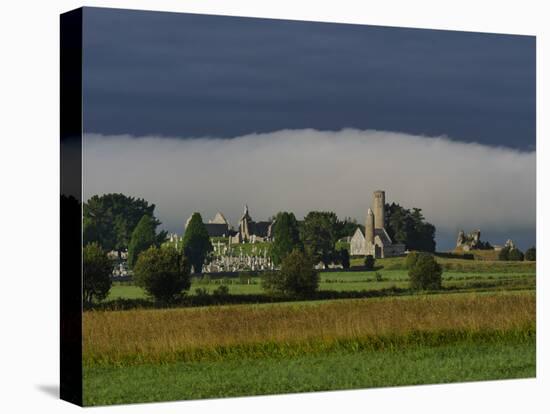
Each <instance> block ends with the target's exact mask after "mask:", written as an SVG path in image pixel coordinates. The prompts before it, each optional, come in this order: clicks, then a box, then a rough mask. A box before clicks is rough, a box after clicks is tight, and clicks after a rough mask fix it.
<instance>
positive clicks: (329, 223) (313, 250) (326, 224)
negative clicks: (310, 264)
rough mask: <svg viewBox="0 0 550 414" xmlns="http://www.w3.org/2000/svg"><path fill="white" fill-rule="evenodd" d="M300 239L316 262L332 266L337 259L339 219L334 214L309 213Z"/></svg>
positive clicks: (323, 212) (303, 223)
mask: <svg viewBox="0 0 550 414" xmlns="http://www.w3.org/2000/svg"><path fill="white" fill-rule="evenodd" d="M300 239H301V240H302V243H303V244H304V247H305V249H306V251H307V252H308V254H309V255H310V256H311V257H312V258H313V259H314V260H315V261H316V262H319V261H321V262H323V263H324V264H325V265H328V264H330V263H331V261H333V260H334V258H335V257H336V242H337V241H338V217H336V214H334V213H333V212H326V211H311V212H309V213H308V214H307V216H306V217H305V218H304V221H303V222H302V225H301V228H300Z"/></svg>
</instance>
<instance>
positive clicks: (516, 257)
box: [508, 247, 524, 262]
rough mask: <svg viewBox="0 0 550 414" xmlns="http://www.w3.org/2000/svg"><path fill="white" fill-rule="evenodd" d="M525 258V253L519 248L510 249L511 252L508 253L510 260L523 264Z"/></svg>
mask: <svg viewBox="0 0 550 414" xmlns="http://www.w3.org/2000/svg"><path fill="white" fill-rule="evenodd" d="M523 258H524V256H523V252H522V251H521V250H520V249H518V248H517V247H514V248H513V249H510V252H509V253H508V260H511V261H514V262H521V261H523Z"/></svg>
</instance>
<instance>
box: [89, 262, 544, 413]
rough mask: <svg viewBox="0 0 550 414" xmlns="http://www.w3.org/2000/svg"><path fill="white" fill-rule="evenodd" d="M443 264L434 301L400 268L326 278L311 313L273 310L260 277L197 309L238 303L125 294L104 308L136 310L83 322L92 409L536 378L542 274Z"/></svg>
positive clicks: (295, 306)
mask: <svg viewBox="0 0 550 414" xmlns="http://www.w3.org/2000/svg"><path fill="white" fill-rule="evenodd" d="M437 260H438V261H439V262H440V263H441V265H442V266H443V269H444V273H443V288H442V289H441V290H439V291H434V292H424V293H417V292H412V291H410V290H409V289H408V275H407V270H406V269H405V268H404V259H403V258H392V259H381V260H377V261H376V268H375V270H373V271H365V270H364V269H362V268H361V267H360V265H361V263H360V262H359V261H357V260H354V261H352V266H354V268H352V269H351V270H350V271H326V272H322V273H321V283H320V292H319V297H318V298H313V299H314V300H308V301H304V300H301V301H286V302H284V301H280V302H278V303H270V302H269V301H268V300H264V299H265V298H264V293H263V290H262V288H261V280H260V278H259V277H258V276H251V277H248V276H246V277H245V276H242V275H241V276H235V277H219V278H218V277H215V275H209V276H207V277H195V278H193V282H192V287H191V290H190V292H189V294H188V295H189V296H190V297H194V296H197V295H209V296H213V292H214V291H215V289H217V288H219V286H221V285H225V286H227V288H228V296H229V297H237V298H240V299H239V300H241V299H242V302H239V301H237V302H236V303H232V302H231V301H226V302H224V300H222V302H221V303H220V304H216V305H214V306H212V305H211V306H198V305H193V306H190V307H189V306H183V305H180V306H176V307H171V308H156V307H155V306H154V304H153V302H152V301H151V300H150V299H148V298H147V297H146V296H145V293H144V292H143V290H142V289H140V288H139V287H137V286H134V285H132V284H131V283H117V284H115V285H114V286H113V287H112V289H111V293H110V296H109V298H108V300H107V302H109V301H112V302H113V301H114V302H116V301H117V300H121V298H122V299H124V300H129V301H130V302H131V301H132V300H135V301H136V303H137V304H138V305H136V306H134V307H132V308H130V309H128V310H101V308H98V309H95V310H90V311H86V312H85V313H84V323H83V327H84V355H83V363H84V401H85V404H86V405H105V404H118V403H130V402H148V401H163V400H182V399H196V398H218V397H232V396H242V395H263V394H276V393H292V392H309V391H321V390H340V389H352V388H369V387H383V386H399V385H412V384H432V383H446V382H464V381H480V380H494V379H506V378H526V377H534V376H535V372H536V346H535V337H536V328H535V321H536V300H535V287H536V277H535V267H536V266H535V263H534V262H495V261H490V260H469V259H460V258H438V259H437ZM347 295H348V296H349V298H348V296H347ZM247 298H249V299H250V300H249V299H247ZM147 303H150V306H149V305H148V306H139V304H147ZM182 306H183V307H182Z"/></svg>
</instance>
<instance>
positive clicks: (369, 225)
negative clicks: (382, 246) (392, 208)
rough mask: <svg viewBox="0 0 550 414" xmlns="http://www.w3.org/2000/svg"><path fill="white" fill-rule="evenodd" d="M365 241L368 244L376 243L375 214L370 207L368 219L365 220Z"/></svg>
mask: <svg viewBox="0 0 550 414" xmlns="http://www.w3.org/2000/svg"><path fill="white" fill-rule="evenodd" d="M365 243H366V245H367V246H372V245H373V244H374V214H373V213H372V210H371V209H370V208H369V209H368V211H367V221H366V222H365Z"/></svg>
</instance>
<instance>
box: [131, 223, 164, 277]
mask: <svg viewBox="0 0 550 414" xmlns="http://www.w3.org/2000/svg"><path fill="white" fill-rule="evenodd" d="M156 242H157V236H156V234H155V223H154V221H153V219H152V218H151V217H150V216H149V215H148V214H145V215H144V216H143V217H142V218H141V220H140V221H139V223H138V224H137V226H136V228H135V229H134V231H133V232H132V237H131V238H130V243H129V245H128V266H129V267H130V268H133V267H134V264H135V263H136V261H137V258H138V256H139V254H140V253H141V252H142V251H144V250H147V249H148V248H149V247H151V246H154V245H155V243H156Z"/></svg>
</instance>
